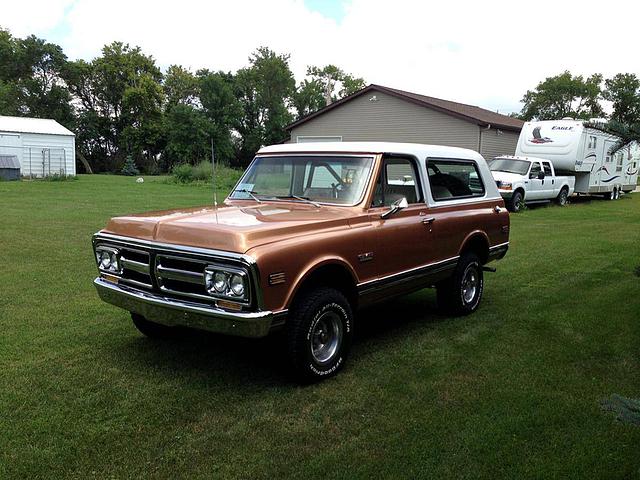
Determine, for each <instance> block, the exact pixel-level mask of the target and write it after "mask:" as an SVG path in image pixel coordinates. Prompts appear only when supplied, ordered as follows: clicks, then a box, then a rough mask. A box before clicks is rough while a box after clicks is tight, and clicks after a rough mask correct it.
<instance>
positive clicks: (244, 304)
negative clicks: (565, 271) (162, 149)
mask: <svg viewBox="0 0 640 480" xmlns="http://www.w3.org/2000/svg"><path fill="white" fill-rule="evenodd" d="M508 240H509V214H508V212H507V210H506V209H505V208H504V203H503V201H502V198H501V197H500V194H499V193H498V190H497V188H496V184H495V181H494V180H493V178H492V176H491V172H490V171H489V168H488V167H487V164H486V162H485V161H484V159H483V158H482V157H481V156H480V155H479V154H478V153H476V152H473V151H471V150H464V149H460V148H453V147H439V146H430V145H417V144H401V143H375V142H372V143H314V144H289V145H275V146H270V147H265V148H263V149H261V150H260V151H259V152H258V154H257V155H256V157H255V159H254V160H253V162H252V163H251V165H250V166H249V168H248V169H247V171H246V172H245V173H244V175H243V176H242V178H241V180H240V182H239V183H238V184H237V185H236V187H235V189H234V190H233V191H232V192H231V194H230V195H229V196H228V197H227V199H226V200H225V201H224V204H223V205H222V206H221V207H219V208H217V209H216V208H212V207H211V206H207V207H199V208H191V209H182V210H171V211H163V212H152V213H146V214H142V215H130V216H123V217H116V218H113V219H111V221H110V222H109V223H108V225H107V227H106V228H105V229H104V230H101V231H100V232H98V233H97V234H96V235H95V236H94V238H93V248H94V250H95V255H96V260H97V263H98V269H99V276H98V278H96V279H95V282H94V283H95V286H96V288H97V290H98V293H99V295H100V297H101V298H102V299H103V300H104V301H106V302H108V303H111V304H113V305H116V306H119V307H121V308H124V309H126V310H128V311H130V312H131V316H132V318H133V323H134V324H135V325H136V327H137V328H138V329H139V330H140V331H141V332H142V333H144V334H145V335H147V336H149V337H166V336H170V335H172V334H173V332H174V327H176V326H189V327H194V328H199V329H204V330H209V331H212V332H218V333H224V334H229V335H240V336H247V337H261V336H264V335H267V334H268V333H270V332H273V331H276V330H280V329H284V330H285V334H286V337H287V345H288V355H289V358H290V361H291V365H292V367H293V369H294V371H295V372H296V373H297V374H298V375H299V376H300V377H302V378H304V379H307V380H314V379H319V378H325V377H328V376H330V375H333V374H335V373H336V372H337V371H338V370H340V368H342V366H343V365H344V362H345V360H346V358H347V355H348V352H349V346H350V344H351V339H352V337H353V312H354V311H355V310H356V309H358V308H360V307H362V306H365V305H369V304H371V303H374V302H377V301H381V300H386V299H388V298H390V297H393V296H396V295H402V294H405V293H409V292H413V291H416V290H419V289H421V288H424V287H432V286H435V287H436V289H437V298H438V303H439V305H440V306H441V307H442V308H443V309H444V310H445V311H447V312H449V313H451V314H455V315H457V314H468V313H471V312H473V311H474V310H476V309H477V308H478V305H479V303H480V299H481V297H482V291H483V285H484V284H483V270H484V269H486V268H487V267H484V265H485V264H487V263H488V262H490V261H491V260H494V259H499V258H502V257H503V256H504V255H505V254H506V252H507V248H508V246H509V241H508ZM363 320H364V319H363Z"/></svg>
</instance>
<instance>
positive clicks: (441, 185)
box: [427, 159, 485, 202]
mask: <svg viewBox="0 0 640 480" xmlns="http://www.w3.org/2000/svg"><path fill="white" fill-rule="evenodd" d="M427 173H428V174H429V185H430V187H431V195H432V196H433V199H434V200H435V201H436V202H440V201H445V200H455V199H459V198H471V197H481V196H483V195H484V191H485V190H484V184H483V183H482V177H480V172H479V171H478V167H477V165H476V164H475V163H474V162H469V161H466V162H465V161H452V160H439V159H429V160H428V161H427Z"/></svg>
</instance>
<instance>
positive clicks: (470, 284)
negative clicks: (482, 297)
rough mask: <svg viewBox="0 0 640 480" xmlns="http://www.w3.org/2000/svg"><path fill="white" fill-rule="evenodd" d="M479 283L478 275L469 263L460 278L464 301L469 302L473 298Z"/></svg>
mask: <svg viewBox="0 0 640 480" xmlns="http://www.w3.org/2000/svg"><path fill="white" fill-rule="evenodd" d="M479 283H480V282H479V276H478V272H477V271H476V269H475V266H474V265H469V266H468V267H467V270H466V271H465V273H464V277H463V278H462V299H463V300H464V303H471V301H472V300H473V299H474V298H475V296H476V292H477V291H478V285H479Z"/></svg>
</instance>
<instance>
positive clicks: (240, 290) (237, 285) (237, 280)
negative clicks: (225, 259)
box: [229, 275, 244, 297]
mask: <svg viewBox="0 0 640 480" xmlns="http://www.w3.org/2000/svg"><path fill="white" fill-rule="evenodd" d="M229 286H230V287H231V291H232V292H233V294H234V295H237V296H238V297H241V296H242V295H243V294H244V280H243V278H242V276H240V275H233V276H232V277H231V282H230V283H229Z"/></svg>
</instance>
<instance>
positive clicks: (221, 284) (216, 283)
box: [213, 272, 227, 293]
mask: <svg viewBox="0 0 640 480" xmlns="http://www.w3.org/2000/svg"><path fill="white" fill-rule="evenodd" d="M213 288H214V289H215V291H216V292H218V293H224V292H225V291H226V290H227V276H226V275H225V274H224V273H222V272H216V274H215V275H214V277H213Z"/></svg>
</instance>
